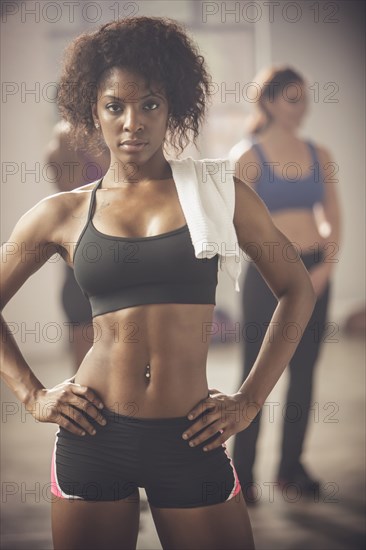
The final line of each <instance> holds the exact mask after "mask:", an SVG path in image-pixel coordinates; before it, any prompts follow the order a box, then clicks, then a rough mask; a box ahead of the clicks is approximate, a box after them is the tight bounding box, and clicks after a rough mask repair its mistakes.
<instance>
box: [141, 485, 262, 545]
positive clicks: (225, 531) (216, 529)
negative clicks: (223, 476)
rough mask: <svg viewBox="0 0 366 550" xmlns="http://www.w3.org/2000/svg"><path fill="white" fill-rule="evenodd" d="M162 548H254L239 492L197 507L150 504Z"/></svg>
mask: <svg viewBox="0 0 366 550" xmlns="http://www.w3.org/2000/svg"><path fill="white" fill-rule="evenodd" d="M150 508H151V513H152V517H153V520H154V523H155V527H156V530H157V533H158V536H159V539H160V542H161V545H162V547H163V548H164V550H197V548H199V549H200V550H222V549H223V548H226V549H227V550H254V548H255V546H254V539H253V533H252V528H251V524H250V519H249V515H248V510H247V507H246V504H245V501H244V498H243V494H242V491H240V492H239V493H238V494H237V495H236V496H235V497H234V498H232V499H230V500H228V501H226V502H223V503H219V504H214V505H210V506H201V507H196V508H156V507H155V506H151V505H150Z"/></svg>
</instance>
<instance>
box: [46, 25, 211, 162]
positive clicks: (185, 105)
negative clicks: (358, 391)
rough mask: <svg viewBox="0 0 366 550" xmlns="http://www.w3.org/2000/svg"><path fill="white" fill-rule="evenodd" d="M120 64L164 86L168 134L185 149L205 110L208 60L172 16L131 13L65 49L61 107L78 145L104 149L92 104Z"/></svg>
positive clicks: (197, 131)
mask: <svg viewBox="0 0 366 550" xmlns="http://www.w3.org/2000/svg"><path fill="white" fill-rule="evenodd" d="M112 67H121V68H126V69H128V70H131V71H132V72H135V73H138V74H139V75H141V76H143V77H144V79H145V80H146V83H147V86H148V87H149V86H150V84H151V82H157V83H158V84H160V85H162V86H163V88H164V91H165V93H166V96H167V99H168V105H169V117H168V132H169V134H170V141H171V144H172V145H173V147H174V148H175V150H178V149H180V150H181V151H183V149H184V147H185V146H186V145H187V143H188V141H189V140H190V139H191V136H192V134H193V136H192V137H193V142H194V143H195V142H196V139H197V136H198V133H199V126H200V124H201V122H202V121H203V119H204V116H205V114H206V100H207V98H208V96H209V91H210V82H211V78H210V75H209V74H208V72H207V70H206V66H205V60H204V58H203V57H202V56H201V55H199V53H198V49H197V47H196V46H195V45H194V44H193V42H192V41H191V39H190V38H189V37H188V36H187V34H186V32H185V30H184V29H183V28H182V27H181V26H180V25H179V24H178V23H177V22H176V21H174V20H172V19H168V18H165V17H163V18H160V17H131V18H125V19H121V20H118V21H112V22H110V23H106V24H104V25H102V26H101V27H99V28H98V29H97V30H96V31H94V32H91V33H90V32H86V33H83V34H81V35H79V36H78V37H77V38H75V39H74V40H73V41H72V42H71V43H70V44H69V45H68V46H67V48H66V50H65V53H64V59H63V65H62V73H61V77H60V81H59V87H58V94H57V105H58V108H59V111H60V115H61V116H62V118H64V119H66V120H67V121H68V122H69V123H70V125H71V127H72V132H71V134H72V140H73V144H74V146H75V147H77V148H82V149H85V150H87V151H88V152H90V153H92V154H94V155H98V153H100V151H101V149H103V148H105V147H106V145H105V143H104V140H103V138H102V137H101V132H97V131H96V129H95V126H94V121H93V117H92V111H91V104H92V103H95V102H96V101H97V92H98V85H99V84H100V83H101V82H102V80H104V78H105V77H106V76H108V73H109V71H108V69H111V68H112Z"/></svg>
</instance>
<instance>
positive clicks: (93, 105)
mask: <svg viewBox="0 0 366 550" xmlns="http://www.w3.org/2000/svg"><path fill="white" fill-rule="evenodd" d="M90 108H91V112H92V116H93V120H94V124H95V123H96V122H99V121H98V112H97V105H96V103H91V105H90Z"/></svg>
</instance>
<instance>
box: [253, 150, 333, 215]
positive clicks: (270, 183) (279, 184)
mask: <svg viewBox="0 0 366 550" xmlns="http://www.w3.org/2000/svg"><path fill="white" fill-rule="evenodd" d="M306 143H307V145H308V147H309V149H310V151H311V157H312V162H313V164H312V166H311V168H312V171H311V173H310V174H309V175H308V176H306V177H304V178H301V177H300V176H299V177H297V178H296V179H289V178H280V177H279V176H278V175H277V174H276V170H275V169H274V165H273V163H269V162H268V161H267V160H266V158H265V156H264V154H263V150H262V146H261V145H260V144H259V143H256V142H255V143H253V147H254V150H255V152H256V153H257V155H258V157H259V159H260V163H261V175H260V178H259V179H258V180H256V185H255V191H256V192H257V194H258V195H259V196H260V198H261V199H262V200H263V202H264V203H265V204H266V206H267V208H268V210H269V211H270V212H275V211H278V210H285V209H288V208H289V209H292V208H309V209H311V208H312V207H313V206H314V204H316V203H317V202H322V201H323V199H324V181H323V177H322V174H321V171H320V163H319V161H318V157H317V154H316V150H315V147H314V145H313V143H311V142H310V141H307V142H306ZM277 169H278V167H277Z"/></svg>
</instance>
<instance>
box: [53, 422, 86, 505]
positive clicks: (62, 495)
mask: <svg viewBox="0 0 366 550" xmlns="http://www.w3.org/2000/svg"><path fill="white" fill-rule="evenodd" d="M59 432H60V429H58V430H57V432H56V438H55V444H54V446H53V451H52V458H51V493H52V494H54V495H55V496H56V497H59V498H68V499H76V498H78V499H80V500H84V499H83V498H82V497H79V496H77V495H68V494H67V493H64V492H63V490H62V489H61V487H60V484H59V482H58V479H57V471H56V470H57V469H56V444H57V436H58V433H59Z"/></svg>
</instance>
